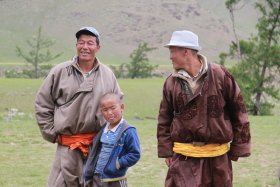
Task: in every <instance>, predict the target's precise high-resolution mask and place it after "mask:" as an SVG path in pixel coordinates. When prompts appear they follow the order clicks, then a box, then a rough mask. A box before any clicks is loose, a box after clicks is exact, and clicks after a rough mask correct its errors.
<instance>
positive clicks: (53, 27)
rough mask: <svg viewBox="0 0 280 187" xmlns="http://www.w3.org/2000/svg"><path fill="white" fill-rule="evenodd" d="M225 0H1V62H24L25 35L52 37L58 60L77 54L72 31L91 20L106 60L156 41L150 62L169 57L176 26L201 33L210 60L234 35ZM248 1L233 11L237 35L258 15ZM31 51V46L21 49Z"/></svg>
mask: <svg viewBox="0 0 280 187" xmlns="http://www.w3.org/2000/svg"><path fill="white" fill-rule="evenodd" d="M224 2H225V0H211V1H209V0H153V1H150V0H134V1H130V0H120V1H112V0H95V1H88V0H87V1H86V0H79V1H75V0H60V1H56V0H29V1H22V0H0V19H1V27H0V42H1V46H0V63H3V62H6V63H10V62H23V60H22V59H20V58H18V57H17V56H16V54H15V46H16V45H18V46H21V47H27V45H26V42H25V40H27V39H30V38H32V37H33V36H35V35H36V33H37V30H38V28H39V26H40V25H41V26H42V29H43V31H42V32H43V35H44V36H46V37H48V38H51V39H53V40H55V41H56V44H55V45H54V46H52V48H51V49H50V50H51V52H52V53H58V52H61V51H63V52H64V53H63V55H62V56H61V57H60V58H59V59H57V60H56V61H57V62H60V61H65V60H68V59H70V58H71V57H72V56H73V55H74V54H75V42H76V41H75V37H74V34H75V32H76V31H77V30H78V29H79V28H81V27H83V26H93V27H95V28H96V29H97V30H99V32H100V34H101V47H102V49H101V51H100V52H99V57H100V58H101V59H102V60H103V61H104V62H105V63H107V64H118V63H120V62H122V61H124V60H126V59H127V58H128V56H129V54H130V53H131V52H132V51H133V50H134V49H136V48H137V46H138V44H139V43H141V42H148V43H149V44H150V46H153V47H158V50H156V51H155V52H153V53H151V55H150V61H151V62H152V63H159V64H164V63H166V62H168V57H169V54H168V51H167V49H165V48H163V47H162V46H163V45H164V44H166V43H168V42H169V40H170V37H171V34H172V32H173V31H175V30H191V31H193V32H195V33H197V34H198V35H199V37H200V41H199V43H200V45H201V46H202V47H203V49H202V51H201V53H203V54H205V55H206V56H207V57H208V59H209V61H215V60H218V55H219V53H220V52H227V50H228V46H229V44H230V42H231V41H232V40H234V35H233V32H232V23H231V20H230V18H229V13H228V11H227V9H226V7H225V5H224ZM255 2H256V1H253V2H249V3H248V4H246V5H245V7H243V8H242V9H241V10H238V11H237V12H236V22H237V27H238V28H237V31H238V33H239V37H240V38H248V36H249V34H250V33H252V32H255V31H254V25H255V23H256V20H257V18H258V14H257V12H256V10H254V8H253V4H254V3H255ZM24 50H25V51H29V48H26V49H24Z"/></svg>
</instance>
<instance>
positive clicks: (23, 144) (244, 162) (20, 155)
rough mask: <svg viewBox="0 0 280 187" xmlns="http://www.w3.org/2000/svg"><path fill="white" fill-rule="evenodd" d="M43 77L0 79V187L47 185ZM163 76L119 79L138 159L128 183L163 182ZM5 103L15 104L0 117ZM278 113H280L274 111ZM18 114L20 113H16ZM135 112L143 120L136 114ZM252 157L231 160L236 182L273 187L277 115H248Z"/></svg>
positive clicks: (142, 186)
mask: <svg viewBox="0 0 280 187" xmlns="http://www.w3.org/2000/svg"><path fill="white" fill-rule="evenodd" d="M42 82H43V80H35V79H0V106H1V111H0V117H1V119H0V127H1V128H0V186H1V187H2V186H4V187H15V186H28V187H29V186H31V187H41V186H45V183H46V180H47V177H48V174H49V171H50V167H51V164H52V160H53V156H54V152H55V145H53V144H50V143H48V142H46V141H44V140H43V138H42V137H41V134H40V132H39V129H38V127H37V125H36V122H35V118H34V117H35V116H34V109H33V102H34V98H35V95H36V92H37V90H38V88H39V87H40V85H41V84H42ZM163 82H164V79H136V80H119V84H120V86H121V88H122V91H123V92H124V93H125V112H124V117H125V118H126V119H127V120H128V121H129V122H130V123H131V124H133V125H135V126H136V128H137V131H138V134H139V137H140V141H141V149H142V158H141V160H140V161H139V162H138V163H137V164H136V165H135V166H133V167H132V168H130V169H129V171H128V179H129V184H130V186H132V187H162V186H163V184H164V178H165V174H166V170H167V167H166V166H165V164H164V160H163V159H159V158H157V147H156V142H157V140H156V124H157V121H156V120H152V119H147V118H146V117H147V116H149V117H156V116H157V114H158V107H159V102H160V99H161V90H162V85H163ZM5 108H9V109H11V108H15V109H18V113H17V115H16V116H14V117H13V119H12V121H4V120H3V119H2V118H4V117H6V116H7V112H6V110H5ZM278 113H279V112H278ZM19 114H21V115H19ZM135 116H138V117H140V118H142V119H143V120H137V119H135ZM249 119H250V123H251V134H252V156H251V157H249V158H243V159H242V158H241V159H240V160H239V161H238V162H236V163H234V164H233V166H234V174H233V175H234V186H235V187H267V186H270V187H277V186H278V185H279V182H278V178H277V169H278V166H279V165H280V157H279V153H280V146H279V145H280V126H279V116H265V117H256V116H250V117H249Z"/></svg>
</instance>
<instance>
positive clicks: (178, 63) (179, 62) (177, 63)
mask: <svg viewBox="0 0 280 187" xmlns="http://www.w3.org/2000/svg"><path fill="white" fill-rule="evenodd" d="M169 52H170V57H169V59H170V60H171V61H172V64H173V68H174V69H183V68H184V66H185V64H186V49H185V48H181V47H175V46H170V47H169Z"/></svg>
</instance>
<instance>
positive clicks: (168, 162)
mask: <svg viewBox="0 0 280 187" xmlns="http://www.w3.org/2000/svg"><path fill="white" fill-rule="evenodd" d="M171 162H172V157H167V158H166V159H165V163H166V165H167V166H168V167H169V166H170V164H171Z"/></svg>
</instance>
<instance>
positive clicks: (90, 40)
mask: <svg viewBox="0 0 280 187" xmlns="http://www.w3.org/2000/svg"><path fill="white" fill-rule="evenodd" d="M76 49H77V54H78V56H79V62H88V61H94V59H95V54H96V53H97V52H98V51H99V49H100V46H99V45H97V43H96V37H94V36H91V35H83V34H82V35H81V36H80V37H79V39H78V41H77V43H76Z"/></svg>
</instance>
